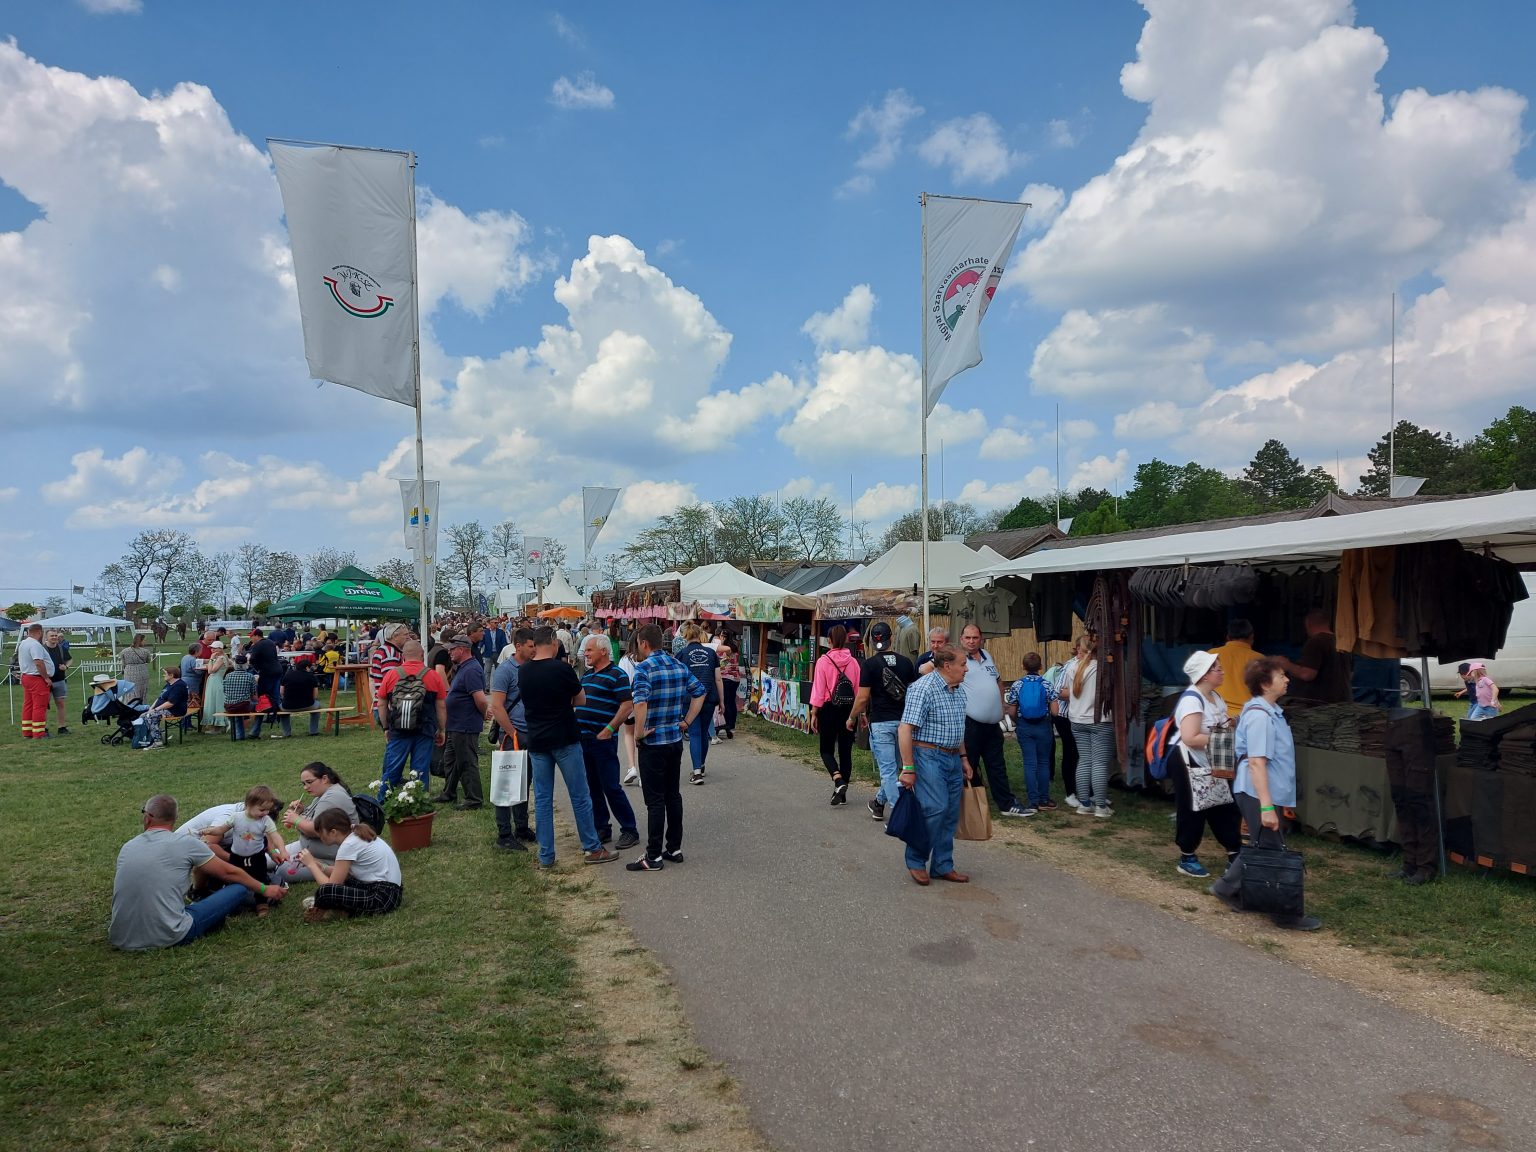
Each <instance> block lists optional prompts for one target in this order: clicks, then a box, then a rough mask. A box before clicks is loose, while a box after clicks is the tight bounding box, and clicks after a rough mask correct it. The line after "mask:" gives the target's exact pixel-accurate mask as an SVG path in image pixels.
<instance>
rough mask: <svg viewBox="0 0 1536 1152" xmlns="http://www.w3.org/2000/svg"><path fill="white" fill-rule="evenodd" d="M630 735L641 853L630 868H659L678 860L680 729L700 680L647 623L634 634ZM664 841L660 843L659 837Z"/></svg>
mask: <svg viewBox="0 0 1536 1152" xmlns="http://www.w3.org/2000/svg"><path fill="white" fill-rule="evenodd" d="M635 644H636V646H637V647H638V648H639V650H640V665H639V667H637V668H636V669H635V676H634V684H633V686H632V693H633V696H634V701H635V740H636V750H637V751H638V753H639V756H640V789H641V793H642V794H643V795H644V797H645V815H646V841H645V855H644V856H642V857H640V859H638V860H635V861H633V862H632V863H629V864H626V865H625V867H626V868H628V869H629V870H630V871H631V872H659V871H660V870H661V869H662V868H663V867H665V865H666V864H667V863H672V864H681V863H682V862H683V851H682V848H683V792H682V770H683V732H684V731H685V730H686V729H687V728H688V725H690V724H692V723H693V721H694V719H695V718H697V716H698V714H699V711H700V709H702V708H703V707H704V685H702V684H700V683H699V682H698V681H697V680H695V679H694V677H693V673H691V672H690V671H688V669H687V667H686V666H685V665H684V664H683V663H682V662H680V661H679V660H677V659H676V658H674V657H673V656H672V655H671V654H670V653H669V652H667V651H666V644H665V641H664V640H663V639H662V635H661V629H660V628H658V627H657V626H656V625H654V624H647V625H646V626H645V627H644V628H642V629H640V633H639V635H637V636H636V637H635ZM663 841H665V843H663Z"/></svg>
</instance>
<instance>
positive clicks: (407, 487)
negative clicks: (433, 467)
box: [400, 480, 442, 556]
mask: <svg viewBox="0 0 1536 1152" xmlns="http://www.w3.org/2000/svg"><path fill="white" fill-rule="evenodd" d="M441 487H442V481H440V480H428V481H427V498H426V501H425V502H423V501H422V500H420V499H418V498H417V495H416V481H414V480H402V481H400V511H401V514H402V517H403V519H404V529H405V546H406V547H407V548H409V549H410V550H411V551H412V552H413V553H416V551H417V548H418V547H419V546H420V544H421V533H420V531H419V527H418V518H419V517H422V516H425V517H426V528H427V555H428V556H436V555H437V493H438V489H439V488H441Z"/></svg>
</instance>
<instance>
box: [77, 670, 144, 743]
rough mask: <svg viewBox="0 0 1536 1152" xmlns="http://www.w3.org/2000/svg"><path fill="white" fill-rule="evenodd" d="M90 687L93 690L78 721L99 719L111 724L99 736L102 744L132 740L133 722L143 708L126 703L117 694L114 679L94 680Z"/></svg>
mask: <svg viewBox="0 0 1536 1152" xmlns="http://www.w3.org/2000/svg"><path fill="white" fill-rule="evenodd" d="M91 687H92V689H93V690H94V691H93V694H92V696H91V699H90V702H89V703H88V704H86V706H85V708H84V710H83V711H82V712H81V713H80V722H81V723H82V724H89V723H90V722H91V721H93V720H99V721H100V722H101V723H103V724H110V725H112V726H113V730H112V731H111V732H108V733H107V734H106V735H105V736H103V737H102V738H101V742H102V743H103V744H121V743H122V742H123V741H124V740H132V739H133V722H134V721H135V720H137V719H138V718H139V715H140V713H142V712H143V711H144V708H143V707H142V706H139V705H136V704H129V703H126V702H125V701H124V700H123V699H122V697H121V696H120V695H119V691H120V689H119V687H118V683H117V682H115V681H106V682H102V681H95V682H93V683H92V685H91Z"/></svg>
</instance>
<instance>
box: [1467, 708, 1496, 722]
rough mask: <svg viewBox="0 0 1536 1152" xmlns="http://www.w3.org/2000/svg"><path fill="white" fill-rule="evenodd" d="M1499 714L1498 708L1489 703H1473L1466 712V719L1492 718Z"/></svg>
mask: <svg viewBox="0 0 1536 1152" xmlns="http://www.w3.org/2000/svg"><path fill="white" fill-rule="evenodd" d="M1498 714H1499V710H1498V709H1497V708H1495V707H1493V706H1492V705H1491V704H1474V705H1472V707H1471V709H1470V710H1469V711H1468V712H1467V719H1468V720H1492V719H1493V718H1494V717H1495V716H1497V715H1498Z"/></svg>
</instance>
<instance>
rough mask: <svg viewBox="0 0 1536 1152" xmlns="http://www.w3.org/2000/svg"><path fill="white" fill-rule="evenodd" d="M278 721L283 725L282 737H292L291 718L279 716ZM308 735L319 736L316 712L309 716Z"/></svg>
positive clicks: (318, 714)
mask: <svg viewBox="0 0 1536 1152" xmlns="http://www.w3.org/2000/svg"><path fill="white" fill-rule="evenodd" d="M315 707H317V708H318V707H319V705H318V704H317V705H315ZM278 720H280V721H281V722H282V725H283V735H284V736H292V735H293V717H291V716H279V717H278ZM309 734H310V735H311V736H318V735H320V713H318V712H314V713H312V714H311V715H310V717H309Z"/></svg>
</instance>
